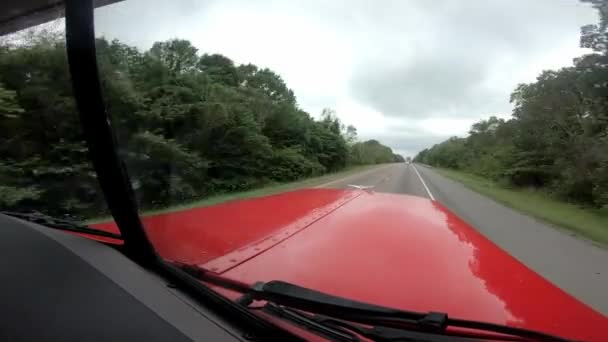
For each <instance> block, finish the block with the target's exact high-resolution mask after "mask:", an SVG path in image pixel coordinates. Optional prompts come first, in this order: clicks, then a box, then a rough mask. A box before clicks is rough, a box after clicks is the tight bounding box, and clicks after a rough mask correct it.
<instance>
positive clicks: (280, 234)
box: [102, 189, 608, 341]
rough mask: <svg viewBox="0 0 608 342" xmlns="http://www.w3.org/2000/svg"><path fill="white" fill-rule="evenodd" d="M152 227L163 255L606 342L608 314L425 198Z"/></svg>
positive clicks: (306, 198) (241, 275) (335, 201)
mask: <svg viewBox="0 0 608 342" xmlns="http://www.w3.org/2000/svg"><path fill="white" fill-rule="evenodd" d="M144 224H145V225H146V230H147V231H148V234H149V236H150V238H151V239H152V241H153V243H154V245H155V246H156V248H157V249H158V251H159V253H160V254H161V255H162V256H163V257H165V258H167V259H170V260H175V261H181V262H184V263H194V264H198V265H199V266H201V267H205V268H207V269H210V270H214V271H215V272H217V273H219V274H221V275H222V276H225V277H229V278H232V279H235V280H239V281H243V282H247V283H254V282H256V281H269V280H283V281H288V282H292V283H295V284H298V285H300V286H304V287H309V288H312V289H316V290H319V291H323V292H326V293H329V294H333V295H338V296H344V297H348V298H352V299H355V300H360V301H365V302H370V303H374V304H379V305H384V306H390V307H396V308H401V309H405V310H414V311H440V312H446V313H448V314H449V315H450V316H452V317H458V318H463V319H472V320H482V321H489V322H494V323H499V324H507V325H511V326H517V327H523V328H527V329H534V330H540V331H543V332H547V333H551V334H555V335H560V336H563V337H568V338H572V339H579V340H585V341H587V340H588V341H608V329H606V327H608V318H606V317H605V316H603V315H602V314H600V313H597V312H595V311H593V310H592V309H591V308H589V307H587V306H585V305H584V304H582V303H581V302H579V301H578V300H576V299H575V298H573V297H571V296H570V295H568V294H567V293H565V292H564V291H562V290H561V289H559V288H557V287H556V286H554V285H553V284H551V283H550V282H548V281H547V280H545V279H544V278H542V277H541V276H539V275H538V274H536V273H534V272H533V271H532V270H530V269H528V268H527V267H526V266H525V265H523V264H522V263H520V262H519V261H517V260H516V259H515V258H513V257H511V256H510V255H509V254H507V253H506V252H505V251H503V250H502V249H500V248H499V247H498V246H496V245H495V244H493V243H492V242H491V241H489V240H488V239H486V238H485V237H484V236H482V235H481V234H479V233H478V232H477V231H476V230H475V229H473V228H471V227H470V226H469V225H467V224H466V223H465V222H463V221H462V220H461V219H459V218H458V217H456V216H455V215H454V214H452V213H451V212H449V211H448V210H447V209H446V208H445V207H443V206H442V205H441V204H439V203H437V202H433V201H430V200H427V199H424V198H419V197H413V196H406V195H393V194H380V193H368V192H364V191H347V190H331V189H309V190H299V191H294V192H289V193H284V194H280V195H275V196H269V197H265V198H260V199H253V200H245V201H235V202H229V203H226V204H221V205H217V206H212V207H206V208H198V209H191V210H185V211H181V212H176V213H171V214H163V215H155V216H150V217H147V218H145V219H144ZM102 226H103V225H102Z"/></svg>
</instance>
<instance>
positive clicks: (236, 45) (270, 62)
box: [95, 0, 597, 156]
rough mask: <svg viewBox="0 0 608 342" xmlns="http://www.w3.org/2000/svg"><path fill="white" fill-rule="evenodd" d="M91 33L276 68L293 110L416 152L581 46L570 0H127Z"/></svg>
mask: <svg viewBox="0 0 608 342" xmlns="http://www.w3.org/2000/svg"><path fill="white" fill-rule="evenodd" d="M95 20H96V30H97V34H98V35H104V36H106V37H108V38H118V39H120V40H122V41H124V42H126V43H129V44H133V45H136V46H138V47H140V48H141V49H148V48H149V47H150V46H151V45H152V43H153V42H155V41H159V40H167V39H171V38H183V39H188V40H190V41H191V42H192V43H193V44H194V45H195V46H196V47H197V48H198V49H199V51H200V52H201V53H221V54H224V55H226V56H227V57H229V58H231V59H232V60H234V61H235V62H236V63H239V64H240V63H254V64H256V65H258V66H261V67H268V68H270V69H272V70H274V71H276V72H277V73H279V74H280V75H281V76H282V77H283V78H284V79H285V81H286V82H287V85H288V86H289V87H290V88H292V89H293V90H294V92H295V94H296V96H297V99H298V103H299V105H300V107H302V108H303V109H304V110H306V111H308V112H309V113H311V114H313V115H315V116H318V114H319V113H320V112H321V110H322V108H324V107H330V108H333V109H335V110H336V111H337V114H338V116H339V117H340V119H341V120H342V121H343V122H344V123H345V124H353V125H355V126H356V127H357V129H358V131H359V137H360V138H361V139H369V138H375V139H378V140H380V141H381V142H383V143H384V144H387V145H389V146H390V147H392V148H393V149H394V150H396V151H398V152H400V153H402V154H404V155H406V156H407V155H409V156H413V155H414V154H415V153H416V152H417V151H419V150H421V149H422V148H425V147H428V146H430V145H432V144H434V143H437V142H440V141H442V140H444V139H445V138H447V137H449V136H452V135H466V132H467V131H468V128H469V127H470V125H471V124H472V123H473V122H475V121H477V120H479V119H481V118H486V117H487V116H489V115H491V114H496V115H499V116H502V117H508V116H509V115H510V112H511V105H510V104H509V95H510V93H511V91H512V90H513V89H514V87H515V86H516V85H517V84H518V83H522V82H530V81H533V80H534V79H535V77H536V75H538V74H539V73H540V71H542V70H543V69H554V68H559V67H562V66H567V65H570V64H571V63H572V59H573V58H574V57H576V56H579V55H581V54H583V53H585V50H583V49H580V48H578V36H579V32H580V26H582V25H585V24H590V23H596V22H597V15H596V13H595V12H594V10H592V9H591V8H590V7H588V6H587V5H583V4H580V3H579V2H578V1H576V0H492V1H488V0H469V1H462V0H433V1H429V0H395V1H391V0H383V1H379V0H339V1H328V0H296V1H282V0H267V1H261V0H259V1H255V0H210V1H203V0H182V1H178V0H175V1H165V0H163V1H160V0H155V1H151V0H146V1H143V0H141V1H140V0H129V1H126V2H123V3H118V4H115V5H111V6H107V7H104V8H101V9H98V10H97V13H96V19H95Z"/></svg>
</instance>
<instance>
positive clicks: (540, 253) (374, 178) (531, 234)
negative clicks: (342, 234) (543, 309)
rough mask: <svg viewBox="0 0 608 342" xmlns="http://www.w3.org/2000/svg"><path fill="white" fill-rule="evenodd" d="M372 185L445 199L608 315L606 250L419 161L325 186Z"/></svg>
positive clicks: (538, 269)
mask: <svg viewBox="0 0 608 342" xmlns="http://www.w3.org/2000/svg"><path fill="white" fill-rule="evenodd" d="M350 184H354V185H362V186H374V190H375V191H378V192H389V193H400V194H411V195H416V196H422V197H426V198H431V199H434V200H437V201H439V202H441V203H442V204H443V205H445V206H446V207H448V208H449V209H450V210H452V212H454V213H456V214H457V215H458V216H460V217H461V218H463V219H464V220H465V221H467V222H468V223H469V224H471V225H472V226H473V227H475V228H476V229H477V230H478V231H479V232H481V233H482V234H484V235H485V236H486V237H487V238H489V239H490V240H492V241H493V242H494V243H496V244H497V245H499V246H500V247H502V248H503V249H504V250H506V251H508V252H509V253H510V254H511V255H512V256H514V257H515V258H517V259H519V260H520V261H521V262H523V263H524V264H526V265H527V266H528V267H530V268H531V269H533V270H535V271H536V272H537V273H539V274H541V275H542V276H544V277H545V278H546V279H549V280H550V281H551V282H553V283H554V284H556V285H557V286H559V287H560V288H562V289H563V290H565V291H566V292H568V293H570V294H571V295H573V296H574V297H576V298H578V299H579V300H581V301H582V302H584V303H586V304H587V305H589V306H591V307H593V308H595V309H596V310H598V311H599V312H602V313H603V314H604V315H608V250H606V249H603V248H601V247H598V246H596V245H594V244H592V243H591V242H589V241H586V240H583V239H580V238H577V237H573V236H572V235H570V234H569V233H568V232H567V231H565V230H561V229H556V228H555V227H551V226H549V225H548V224H545V223H543V222H540V221H538V220H536V219H534V218H532V217H529V216H527V215H524V214H521V213H519V212H517V211H515V210H512V209H510V208H508V207H505V206H504V205H502V204H499V203H497V202H495V201H493V200H491V199H489V198H487V197H485V196H483V195H480V194H478V193H476V192H473V191H471V190H469V189H467V188H465V187H464V186H463V185H461V184H460V183H457V182H454V181H452V180H450V179H447V178H445V177H443V176H441V175H439V174H438V173H437V172H435V171H434V170H433V169H432V168H428V167H425V166H422V165H419V164H416V165H413V164H412V165H406V164H405V163H399V164H390V165H384V166H380V167H378V168H375V169H372V170H368V171H365V172H362V173H359V174H355V175H351V176H349V177H346V178H343V179H340V180H336V181H333V182H330V183H327V184H324V185H322V187H331V188H346V187H348V185H350Z"/></svg>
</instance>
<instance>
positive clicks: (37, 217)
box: [0, 211, 122, 239]
mask: <svg viewBox="0 0 608 342" xmlns="http://www.w3.org/2000/svg"><path fill="white" fill-rule="evenodd" d="M0 213H2V214H4V215H8V216H12V217H16V218H19V219H22V220H25V221H28V222H33V223H37V224H40V225H43V226H46V227H50V228H55V229H59V230H67V231H70V232H75V233H84V234H90V235H97V236H103V237H109V238H114V239H122V237H121V236H120V234H115V233H110V232H106V231H103V230H100V229H95V228H91V227H89V226H85V225H82V224H78V223H76V222H73V221H70V220H65V219H60V218H56V217H52V216H48V215H45V214H43V213H40V212H30V213H22V212H12V211H0Z"/></svg>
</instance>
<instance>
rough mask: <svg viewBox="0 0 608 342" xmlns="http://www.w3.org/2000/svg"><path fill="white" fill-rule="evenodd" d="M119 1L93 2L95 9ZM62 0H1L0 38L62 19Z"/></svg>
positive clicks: (97, 0) (99, 0) (101, 0)
mask: <svg viewBox="0 0 608 342" xmlns="http://www.w3.org/2000/svg"><path fill="white" fill-rule="evenodd" d="M118 1H121V0H95V7H100V6H105V5H108V4H111V3H114V2H118ZM63 3H64V1H63V0H1V1H0V36H1V35H5V34H8V33H12V32H15V31H19V30H22V29H25V28H28V27H31V26H36V25H39V24H42V23H45V22H47V21H51V20H54V19H57V18H61V17H63Z"/></svg>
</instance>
